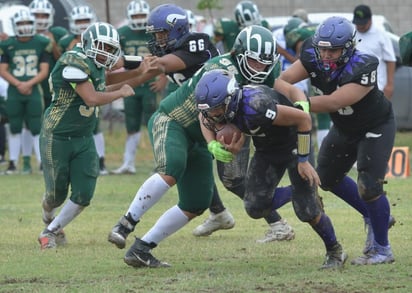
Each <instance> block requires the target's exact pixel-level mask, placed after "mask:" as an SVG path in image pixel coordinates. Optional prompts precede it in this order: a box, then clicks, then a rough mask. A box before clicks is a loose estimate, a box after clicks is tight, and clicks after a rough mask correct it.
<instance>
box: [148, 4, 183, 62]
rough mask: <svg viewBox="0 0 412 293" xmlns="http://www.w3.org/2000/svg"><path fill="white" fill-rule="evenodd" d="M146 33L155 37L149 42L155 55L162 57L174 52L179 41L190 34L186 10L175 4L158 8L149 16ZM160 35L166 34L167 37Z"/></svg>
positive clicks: (150, 48)
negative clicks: (160, 34)
mask: <svg viewBox="0 0 412 293" xmlns="http://www.w3.org/2000/svg"><path fill="white" fill-rule="evenodd" d="M146 32H147V33H150V34H152V35H153V38H152V40H151V41H149V42H148V46H149V50H150V52H151V53H152V54H153V55H156V56H159V57H160V56H163V55H166V54H168V53H170V52H173V51H174V50H175V48H176V44H177V43H178V41H179V40H180V39H181V38H182V37H183V36H184V35H185V34H187V33H188V32H189V20H188V17H187V13H186V10H184V9H183V8H180V7H179V6H177V5H174V4H163V5H159V6H157V7H156V8H154V9H153V10H152V11H151V12H150V14H149V17H148V19H147V27H146ZM158 33H165V36H159V35H158Z"/></svg>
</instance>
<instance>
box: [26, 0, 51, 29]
mask: <svg viewBox="0 0 412 293" xmlns="http://www.w3.org/2000/svg"><path fill="white" fill-rule="evenodd" d="M29 9H30V12H31V13H32V14H33V15H34V17H35V18H36V30H38V31H45V30H47V29H49V28H50V27H51V26H52V25H53V18H54V8H53V6H52V5H51V3H50V2H49V1H48V0H33V1H32V2H31V3H30V5H29ZM39 14H46V15H48V17H47V18H44V17H40V15H39Z"/></svg>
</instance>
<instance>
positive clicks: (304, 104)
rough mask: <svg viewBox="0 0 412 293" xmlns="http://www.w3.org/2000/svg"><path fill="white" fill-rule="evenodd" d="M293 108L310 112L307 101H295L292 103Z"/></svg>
mask: <svg viewBox="0 0 412 293" xmlns="http://www.w3.org/2000/svg"><path fill="white" fill-rule="evenodd" d="M293 106H295V108H298V109H301V110H302V111H303V112H305V113H309V112H310V104H309V102H308V101H297V102H295V103H294V104H293Z"/></svg>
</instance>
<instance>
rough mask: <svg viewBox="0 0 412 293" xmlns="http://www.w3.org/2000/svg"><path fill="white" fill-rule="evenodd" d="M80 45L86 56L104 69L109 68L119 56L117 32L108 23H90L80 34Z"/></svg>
mask: <svg viewBox="0 0 412 293" xmlns="http://www.w3.org/2000/svg"><path fill="white" fill-rule="evenodd" d="M81 46H82V48H83V51H84V53H85V54H86V56H87V57H89V58H91V59H93V60H94V63H95V64H96V65H97V66H99V67H105V68H106V69H111V68H112V67H113V66H114V65H115V64H116V63H117V61H118V60H119V57H120V52H121V50H120V43H119V33H118V32H117V30H116V29H115V28H114V27H113V26H112V25H111V24H109V23H105V22H96V23H93V24H91V25H90V26H89V27H88V28H87V29H86V30H85V31H84V32H83V33H82V35H81Z"/></svg>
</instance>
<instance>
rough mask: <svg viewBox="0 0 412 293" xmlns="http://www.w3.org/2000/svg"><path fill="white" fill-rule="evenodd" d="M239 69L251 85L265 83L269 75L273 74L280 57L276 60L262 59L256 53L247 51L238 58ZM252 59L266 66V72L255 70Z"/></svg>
mask: <svg viewBox="0 0 412 293" xmlns="http://www.w3.org/2000/svg"><path fill="white" fill-rule="evenodd" d="M236 58H237V61H238V64H239V69H240V72H241V73H242V75H243V76H244V77H245V78H246V79H247V80H248V81H250V82H251V83H264V82H265V80H266V79H267V77H268V76H269V74H270V73H271V72H272V70H273V68H274V67H275V65H276V63H277V62H278V60H279V55H276V56H275V58H274V59H266V60H265V59H262V58H260V56H257V54H256V52H253V51H245V53H244V54H239V55H237V56H236ZM250 59H253V60H256V61H257V62H258V63H260V64H262V65H265V66H266V67H265V69H264V70H259V71H258V70H255V69H254V68H253V65H251V64H250Z"/></svg>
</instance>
